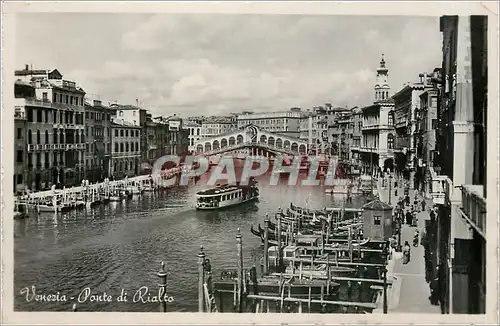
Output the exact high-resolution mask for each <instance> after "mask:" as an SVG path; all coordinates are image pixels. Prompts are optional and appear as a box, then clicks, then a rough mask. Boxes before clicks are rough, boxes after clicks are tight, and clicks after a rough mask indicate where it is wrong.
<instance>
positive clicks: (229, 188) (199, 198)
mask: <svg viewBox="0 0 500 326" xmlns="http://www.w3.org/2000/svg"><path fill="white" fill-rule="evenodd" d="M256 184H257V182H256V181H255V179H253V178H252V179H251V180H250V181H249V183H248V185H240V184H236V185H221V186H217V187H214V188H210V189H206V190H203V191H200V192H198V193H197V194H196V209H199V210H214V209H220V208H225V207H230V206H234V205H238V204H242V203H245V202H248V201H252V200H256V199H257V198H259V188H257V185H256Z"/></svg>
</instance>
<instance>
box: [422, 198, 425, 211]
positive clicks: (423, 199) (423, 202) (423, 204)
mask: <svg viewBox="0 0 500 326" xmlns="http://www.w3.org/2000/svg"><path fill="white" fill-rule="evenodd" d="M422 212H425V198H422Z"/></svg>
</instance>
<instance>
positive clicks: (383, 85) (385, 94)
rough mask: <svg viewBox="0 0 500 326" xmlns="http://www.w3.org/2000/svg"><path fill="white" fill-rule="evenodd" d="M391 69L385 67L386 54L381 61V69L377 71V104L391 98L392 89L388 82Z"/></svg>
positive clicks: (375, 88)
mask: <svg viewBox="0 0 500 326" xmlns="http://www.w3.org/2000/svg"><path fill="white" fill-rule="evenodd" d="M388 77H389V69H387V67H386V66H385V59H384V54H383V53H382V59H381V60H380V67H379V68H378V69H377V80H376V82H375V87H374V90H375V101H374V102H375V103H377V102H380V101H383V100H386V99H388V98H389V90H390V89H391V88H390V86H389V82H388Z"/></svg>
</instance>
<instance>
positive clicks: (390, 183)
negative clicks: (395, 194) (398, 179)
mask: <svg viewBox="0 0 500 326" xmlns="http://www.w3.org/2000/svg"><path fill="white" fill-rule="evenodd" d="M391 197H392V174H389V205H390V204H391Z"/></svg>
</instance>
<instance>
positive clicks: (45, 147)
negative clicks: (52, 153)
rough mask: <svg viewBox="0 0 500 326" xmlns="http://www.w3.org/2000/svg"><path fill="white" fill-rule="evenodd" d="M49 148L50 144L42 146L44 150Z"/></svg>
mask: <svg viewBox="0 0 500 326" xmlns="http://www.w3.org/2000/svg"><path fill="white" fill-rule="evenodd" d="M50 148H51V146H50V144H45V145H43V149H44V150H49V149H50Z"/></svg>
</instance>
